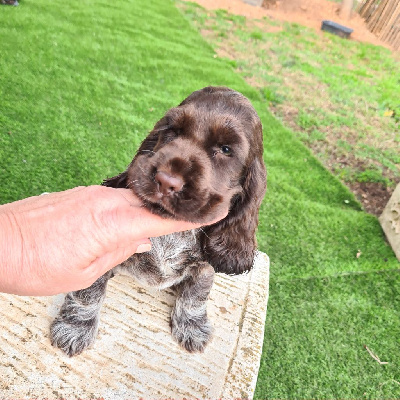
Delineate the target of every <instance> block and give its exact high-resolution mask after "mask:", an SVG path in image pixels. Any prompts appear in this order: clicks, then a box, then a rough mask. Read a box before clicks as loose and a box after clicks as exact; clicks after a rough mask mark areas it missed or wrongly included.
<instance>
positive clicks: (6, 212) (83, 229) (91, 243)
mask: <svg viewBox="0 0 400 400" xmlns="http://www.w3.org/2000/svg"><path fill="white" fill-rule="evenodd" d="M223 217H224V215H222V216H221V218H223ZM214 222H216V221H214ZM200 226H201V225H200V224H194V223H190V222H184V221H176V220H172V219H163V218H161V217H159V216H157V215H154V214H151V213H150V212H149V211H148V210H147V209H145V208H144V207H143V206H142V204H141V202H140V200H139V199H138V198H137V197H135V196H134V194H133V193H132V191H131V190H128V189H114V188H109V187H104V186H89V187H77V188H74V189H71V190H67V191H64V192H58V193H51V194H47V195H44V196H36V197H30V198H27V199H24V200H21V201H17V202H15V203H10V204H5V205H3V206H0V243H1V248H0V291H3V292H8V293H15V294H21V295H52V294H57V293H61V292H68V291H72V290H78V289H83V288H86V287H88V286H90V285H91V284H92V283H93V282H94V281H95V280H96V279H97V278H99V277H100V276H101V275H103V274H104V273H105V272H107V271H108V270H109V269H111V268H113V267H114V266H116V265H118V264H119V263H121V262H122V261H125V260H126V259H127V258H129V257H130V256H131V255H132V254H134V253H136V252H143V251H148V250H150V240H149V238H150V237H155V236H162V235H166V234H169V233H172V232H178V231H184V230H189V229H194V228H198V227H200Z"/></svg>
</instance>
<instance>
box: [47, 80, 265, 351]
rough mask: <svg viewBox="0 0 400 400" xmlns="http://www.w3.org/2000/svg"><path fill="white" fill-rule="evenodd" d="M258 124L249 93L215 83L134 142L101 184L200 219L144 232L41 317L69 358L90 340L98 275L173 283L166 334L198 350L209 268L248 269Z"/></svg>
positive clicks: (101, 292)
mask: <svg viewBox="0 0 400 400" xmlns="http://www.w3.org/2000/svg"><path fill="white" fill-rule="evenodd" d="M262 154H263V143H262V126H261V122H260V119H259V117H258V115H257V113H256V111H255V110H254V108H253V107H252V105H251V103H250V101H249V100H248V99H247V98H246V97H244V96H243V95H242V94H240V93H238V92H236V91H234V90H231V89H229V88H225V87H206V88H204V89H202V90H198V91H196V92H193V93H192V94H191V95H190V96H189V97H187V98H186V99H185V100H184V101H183V102H182V103H181V104H180V105H179V106H178V107H175V108H172V109H171V110H169V111H168V112H167V113H166V114H165V116H164V117H163V118H161V120H160V121H158V122H157V124H156V125H155V127H154V129H153V130H152V131H151V132H150V134H149V135H148V137H147V138H146V139H145V140H144V141H143V143H142V145H141V146H140V148H139V150H138V152H137V154H136V156H135V158H134V159H133V161H132V162H131V164H130V165H129V167H128V169H127V170H126V171H125V172H123V173H121V174H120V175H118V176H116V177H114V178H111V179H107V180H106V181H105V182H104V185H106V186H111V187H119V188H131V189H132V190H133V191H134V193H135V194H136V195H137V196H138V197H139V198H140V199H141V200H142V201H143V204H144V205H145V206H146V207H147V208H148V209H149V210H151V211H152V212H154V213H156V214H159V215H161V216H164V217H167V218H176V219H181V220H187V221H193V222H201V223H204V224H205V225H207V223H208V222H210V221H213V220H215V218H216V216H218V215H220V214H221V212H224V210H227V209H229V213H228V215H227V217H225V218H224V219H223V220H221V221H219V222H217V223H215V224H213V225H208V226H205V227H203V228H201V229H196V230H193V231H187V232H182V233H175V234H172V235H167V236H162V237H157V238H152V239H151V241H152V249H151V251H149V252H148V253H142V254H134V255H132V256H131V257H130V258H129V259H128V260H126V261H125V262H123V263H122V264H120V265H117V266H116V267H115V268H114V269H112V270H111V271H109V272H108V273H106V274H105V275H103V276H102V277H101V278H99V279H98V280H97V281H96V282H95V283H94V284H93V285H92V286H90V287H89V288H87V289H83V290H78V291H76V292H71V293H68V294H67V296H66V299H65V302H64V304H63V306H62V307H61V310H60V313H59V315H58V316H57V318H56V319H55V320H54V321H53V323H52V325H51V341H52V344H53V345H54V346H57V347H59V348H60V349H61V350H63V351H64V352H65V353H67V354H68V355H70V356H73V355H75V354H79V353H81V352H82V351H83V350H84V349H85V348H87V347H88V346H89V345H91V344H92V343H93V342H94V339H95V337H96V334H97V328H98V321H99V312H100V308H101V305H102V302H103V300H104V297H105V293H106V286H107V281H108V279H110V278H112V277H113V276H114V275H115V274H120V273H121V274H124V275H126V274H129V275H131V276H133V277H134V278H135V279H136V280H138V281H139V282H142V283H143V284H144V285H149V286H156V287H158V288H160V289H163V288H167V287H173V288H174V289H175V290H176V293H177V299H176V304H175V307H174V308H173V310H172V314H171V327H172V335H173V337H174V338H175V339H176V340H177V342H178V343H179V344H180V345H181V346H183V347H184V348H185V349H186V350H188V351H190V352H193V351H203V350H204V347H205V346H206V345H207V343H208V341H209V340H210V336H211V332H212V328H211V324H210V323H209V321H208V318H207V310H206V301H207V297H208V294H209V292H210V290H211V287H212V284H213V280H214V273H215V272H223V273H226V274H230V275H234V274H241V273H243V272H246V271H249V270H250V269H251V268H252V266H253V259H254V255H255V251H256V240H255V231H256V228H257V223H258V210H259V208H260V204H261V201H262V199H263V196H264V193H265V189H266V170H265V166H264V163H263V159H262Z"/></svg>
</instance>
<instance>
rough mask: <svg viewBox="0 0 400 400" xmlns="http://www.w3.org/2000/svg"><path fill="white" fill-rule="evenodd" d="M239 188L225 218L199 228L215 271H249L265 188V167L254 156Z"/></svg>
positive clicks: (234, 273)
mask: <svg viewBox="0 0 400 400" xmlns="http://www.w3.org/2000/svg"><path fill="white" fill-rule="evenodd" d="M242 188H243V190H242V192H241V193H240V194H239V195H238V196H236V197H235V198H233V199H232V203H231V209H230V211H229V214H228V216H227V217H226V218H224V219H223V220H222V221H219V222H217V223H216V224H214V225H210V226H206V227H204V228H203V229H202V234H201V235H202V236H201V245H202V251H203V254H204V257H205V259H206V260H207V261H208V262H209V263H210V264H211V265H212V266H213V267H214V269H215V271H216V272H223V273H226V274H229V275H236V274H241V273H243V272H246V271H249V270H250V269H251V268H252V266H253V259H254V255H255V251H256V246H257V243H256V238H255V232H256V229H257V224H258V211H259V208H260V205H261V202H262V199H263V197H264V194H265V190H266V169H265V165H264V163H263V161H262V158H261V157H259V158H256V159H254V160H253V162H252V163H251V165H250V167H249V168H248V169H247V171H246V175H245V177H244V181H243V183H242Z"/></svg>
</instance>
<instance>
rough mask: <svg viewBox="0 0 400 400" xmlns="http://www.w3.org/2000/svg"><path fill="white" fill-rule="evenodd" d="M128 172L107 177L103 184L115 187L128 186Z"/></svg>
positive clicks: (124, 187)
mask: <svg viewBox="0 0 400 400" xmlns="http://www.w3.org/2000/svg"><path fill="white" fill-rule="evenodd" d="M127 178H128V172H127V171H124V172H122V173H121V174H119V175H117V176H114V177H113V178H107V179H105V180H104V181H103V183H102V186H109V187H113V188H123V189H126V188H127Z"/></svg>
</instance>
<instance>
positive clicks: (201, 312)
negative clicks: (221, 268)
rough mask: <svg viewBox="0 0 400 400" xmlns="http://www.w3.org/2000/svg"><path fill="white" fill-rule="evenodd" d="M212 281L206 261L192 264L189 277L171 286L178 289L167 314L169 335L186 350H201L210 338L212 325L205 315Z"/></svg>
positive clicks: (210, 268) (210, 269)
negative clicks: (174, 301) (168, 317)
mask: <svg viewBox="0 0 400 400" xmlns="http://www.w3.org/2000/svg"><path fill="white" fill-rule="evenodd" d="M213 282H214V268H213V267H212V266H211V265H210V264H208V263H201V264H200V265H199V264H197V265H196V266H194V267H192V270H191V274H190V276H189V277H188V278H187V279H186V280H184V281H183V282H181V283H180V284H178V285H177V286H175V288H176V289H177V291H178V297H177V299H176V303H175V307H174V309H173V310H172V314H171V325H172V336H173V337H174V338H175V339H176V341H177V342H178V343H179V344H180V345H181V346H182V347H184V348H185V349H186V350H187V351H189V352H202V351H203V350H204V348H205V346H206V345H207V343H208V342H209V340H210V337H211V334H212V326H211V324H210V322H209V320H208V318H207V298H208V295H209V293H210V290H211V287H212V285H213Z"/></svg>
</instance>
